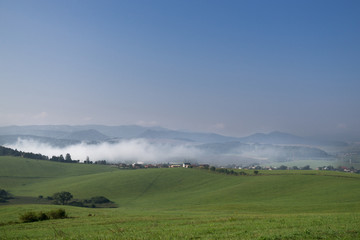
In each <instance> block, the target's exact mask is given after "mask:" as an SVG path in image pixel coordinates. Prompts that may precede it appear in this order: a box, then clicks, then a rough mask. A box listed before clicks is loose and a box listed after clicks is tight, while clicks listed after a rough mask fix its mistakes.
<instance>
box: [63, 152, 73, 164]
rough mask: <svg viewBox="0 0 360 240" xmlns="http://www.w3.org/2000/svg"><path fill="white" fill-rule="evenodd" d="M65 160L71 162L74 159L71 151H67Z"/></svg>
mask: <svg viewBox="0 0 360 240" xmlns="http://www.w3.org/2000/svg"><path fill="white" fill-rule="evenodd" d="M65 161H66V162H71V161H72V159H71V156H70V153H67V154H66V156H65Z"/></svg>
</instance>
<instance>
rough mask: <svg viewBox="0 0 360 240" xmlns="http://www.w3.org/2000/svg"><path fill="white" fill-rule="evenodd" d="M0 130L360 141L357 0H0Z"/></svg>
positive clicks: (359, 9)
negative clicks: (81, 127)
mask: <svg viewBox="0 0 360 240" xmlns="http://www.w3.org/2000/svg"><path fill="white" fill-rule="evenodd" d="M0 87H1V88H0V89H1V91H0V125H1V126H6V125H30V124H71V125H77V124H105V125H123V124H140V125H157V126H162V127H167V128H171V129H187V130H191V131H207V132H216V133H221V134H225V135H232V136H244V135H247V134H251V133H255V132H269V131H273V130H279V131H285V132H290V133H295V134H299V135H317V134H319V135H324V134H326V135H328V134H330V135H334V134H345V133H356V134H360V1H358V0H355V1H346V0H338V1H331V0H316V1H314V0H311V1H306V0H301V1H295V0H285V1H279V0H274V1H267V0H263V1H260V0H249V1H241V0H236V1H220V0H219V1H210V0H209V1H205V0H188V1H186V0H178V1H174V0H164V1H157V0H154V1H148V0H143V1H136V0H129V1H125V0H120V1H110V0H106V1H100V0H98V1H90V0H79V1H76V0H58V1H56V0H54V1H48V0H44V1H40V0H24V1H21V0H0Z"/></svg>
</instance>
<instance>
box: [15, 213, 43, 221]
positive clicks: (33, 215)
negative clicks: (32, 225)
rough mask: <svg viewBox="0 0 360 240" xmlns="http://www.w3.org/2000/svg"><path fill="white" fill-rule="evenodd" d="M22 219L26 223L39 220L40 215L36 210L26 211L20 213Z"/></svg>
mask: <svg viewBox="0 0 360 240" xmlns="http://www.w3.org/2000/svg"><path fill="white" fill-rule="evenodd" d="M20 220H21V221H22V222H24V223H27V222H36V221H39V216H38V214H36V213H35V212H25V213H24V214H22V215H20Z"/></svg>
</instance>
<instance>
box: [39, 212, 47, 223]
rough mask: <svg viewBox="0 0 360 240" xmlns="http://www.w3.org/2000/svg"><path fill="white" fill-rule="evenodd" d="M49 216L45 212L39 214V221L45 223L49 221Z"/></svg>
mask: <svg viewBox="0 0 360 240" xmlns="http://www.w3.org/2000/svg"><path fill="white" fill-rule="evenodd" d="M49 219H50V218H49V216H48V215H47V214H46V213H43V212H39V214H38V220H39V221H44V220H49Z"/></svg>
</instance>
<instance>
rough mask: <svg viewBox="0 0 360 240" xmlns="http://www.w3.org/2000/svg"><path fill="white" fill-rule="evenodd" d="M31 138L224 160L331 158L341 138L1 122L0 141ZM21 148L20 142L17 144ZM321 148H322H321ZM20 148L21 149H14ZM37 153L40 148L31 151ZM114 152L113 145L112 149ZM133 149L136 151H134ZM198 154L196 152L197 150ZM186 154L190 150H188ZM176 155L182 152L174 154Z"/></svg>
mask: <svg viewBox="0 0 360 240" xmlns="http://www.w3.org/2000/svg"><path fill="white" fill-rule="evenodd" d="M19 139H21V140H30V141H34V142H39V143H44V144H47V145H50V146H51V147H57V148H64V147H66V146H70V145H76V144H80V143H87V144H91V145H92V144H99V143H108V144H114V145H112V146H115V145H116V144H118V143H121V142H124V141H125V142H126V141H128V140H137V139H142V140H145V141H147V142H148V143H149V144H151V145H152V146H154V147H155V148H158V147H159V149H163V148H161V146H163V145H164V144H165V145H166V146H169V145H170V146H177V147H179V146H180V147H183V148H185V149H189V148H192V149H195V150H196V151H197V152H198V155H197V157H195V158H199V156H200V158H202V159H198V160H200V161H206V162H212V163H219V161H220V162H221V163H222V164H223V163H228V164H236V165H237V164H240V163H242V164H244V163H247V164H250V163H257V162H262V163H264V162H267V163H268V162H274V161H277V162H279V161H280V162H283V161H291V160H297V159H300V160H301V159H315V160H316V159H330V158H331V155H330V154H328V153H327V152H326V151H327V149H334V147H335V148H336V149H338V148H343V147H346V146H347V143H346V142H335V141H323V140H316V139H312V138H306V137H300V136H295V135H292V134H288V133H283V132H271V133H256V134H253V135H250V136H247V137H241V138H239V137H230V136H223V135H220V134H215V133H200V132H190V131H175V130H169V129H165V128H161V127H143V126H136V125H130V126H103V125H81V126H68V125H40V126H8V127H0V145H4V146H14V147H16V146H18V145H17V143H18V140H19ZM19 147H20V145H19ZM325 149H326V151H325ZM19 150H21V149H19ZM36 151H38V152H40V153H41V149H39V150H36ZM115 151H116V150H115ZM135 151H136V150H135ZM199 153H201V154H200V155H199ZM188 156H189V155H188ZM179 157H180V158H181V156H179Z"/></svg>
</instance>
